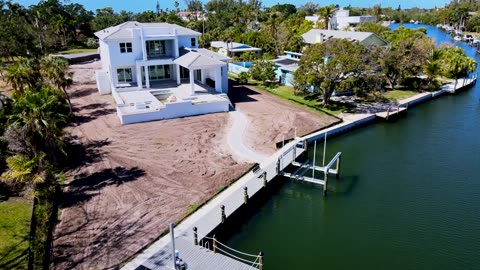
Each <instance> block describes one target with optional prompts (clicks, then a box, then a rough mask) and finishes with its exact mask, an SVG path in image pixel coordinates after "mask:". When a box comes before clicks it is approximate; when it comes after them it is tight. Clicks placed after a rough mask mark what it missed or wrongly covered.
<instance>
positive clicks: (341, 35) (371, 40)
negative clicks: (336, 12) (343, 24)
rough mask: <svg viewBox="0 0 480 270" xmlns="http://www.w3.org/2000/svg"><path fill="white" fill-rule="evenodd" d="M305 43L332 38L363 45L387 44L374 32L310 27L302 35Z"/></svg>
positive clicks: (319, 41) (320, 41)
mask: <svg viewBox="0 0 480 270" xmlns="http://www.w3.org/2000/svg"><path fill="white" fill-rule="evenodd" d="M302 38H303V40H304V42H305V43H307V44H316V43H323V42H325V41H327V40H329V39H332V38H338V39H348V40H351V41H358V42H360V44H362V45H364V46H387V45H388V42H387V41H386V40H384V39H383V38H381V37H380V36H378V35H377V34H375V33H370V32H352V31H340V30H322V29H311V30H310V31H308V32H306V33H305V34H303V35H302Z"/></svg>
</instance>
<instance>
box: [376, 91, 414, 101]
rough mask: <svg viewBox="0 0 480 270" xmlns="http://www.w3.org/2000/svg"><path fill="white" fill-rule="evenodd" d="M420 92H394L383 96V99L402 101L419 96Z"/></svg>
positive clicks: (388, 92)
mask: <svg viewBox="0 0 480 270" xmlns="http://www.w3.org/2000/svg"><path fill="white" fill-rule="evenodd" d="M417 94H418V92H415V91H409V90H392V91H387V92H385V93H384V94H383V97H385V98H386V99H389V100H401V99H406V98H409V97H413V96H415V95H417Z"/></svg>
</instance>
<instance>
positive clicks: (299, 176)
mask: <svg viewBox="0 0 480 270" xmlns="http://www.w3.org/2000/svg"><path fill="white" fill-rule="evenodd" d="M323 142H324V146H323V164H322V166H317V165H316V162H315V158H316V154H317V141H315V142H314V152H313V161H312V162H311V163H310V161H309V160H307V161H305V162H304V163H299V162H297V161H296V160H295V158H294V160H293V162H292V165H293V166H295V167H298V168H297V169H296V170H295V171H294V172H293V173H287V172H283V171H282V172H279V174H280V175H283V176H285V177H289V178H290V179H293V180H299V181H305V182H310V183H314V184H318V185H322V186H323V195H324V196H326V195H327V186H328V175H329V174H333V175H335V177H336V179H338V178H339V177H340V164H341V159H342V152H338V153H337V154H336V155H335V156H334V157H333V158H332V160H330V162H329V163H328V164H327V165H325V152H326V148H327V133H325V137H324V141H323ZM334 165H335V168H332V167H333V166H334ZM309 170H311V171H312V175H311V177H310V176H306V175H305V174H306V173H307V172H308V171H309ZM315 172H321V174H322V173H323V179H318V178H315ZM321 174H320V175H321Z"/></svg>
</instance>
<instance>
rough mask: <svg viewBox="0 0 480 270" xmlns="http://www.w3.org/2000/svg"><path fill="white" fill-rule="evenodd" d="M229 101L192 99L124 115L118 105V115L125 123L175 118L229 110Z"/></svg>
mask: <svg viewBox="0 0 480 270" xmlns="http://www.w3.org/2000/svg"><path fill="white" fill-rule="evenodd" d="M228 110H229V104H228V101H226V100H225V101H222V102H220V101H218V102H211V103H201V104H193V103H192V102H191V101H185V102H177V103H167V104H165V108H162V109H161V110H159V111H150V112H144V113H138V114H128V115H124V114H123V113H122V110H121V106H117V115H118V117H119V118H120V122H121V123H122V124H124V125H127V124H133V123H141V122H148V121H155V120H163V119H173V118H178V117H186V116H192V115H201V114H207V113H217V112H228Z"/></svg>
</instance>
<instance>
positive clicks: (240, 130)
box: [227, 111, 268, 163]
mask: <svg viewBox="0 0 480 270" xmlns="http://www.w3.org/2000/svg"><path fill="white" fill-rule="evenodd" d="M229 114H230V117H231V119H232V120H233V125H232V127H231V128H230V130H229V131H228V135H227V140H228V145H229V146H230V148H232V150H233V151H234V152H235V153H236V154H237V155H239V156H240V157H242V158H244V159H246V160H248V161H255V162H258V163H260V162H262V161H264V160H265V159H267V158H268V157H267V156H265V155H262V154H260V153H257V152H255V151H252V150H251V149H250V148H248V147H247V146H245V144H244V143H243V134H244V133H245V130H246V128H247V117H245V115H244V114H243V113H241V112H239V111H231V112H229Z"/></svg>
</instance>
